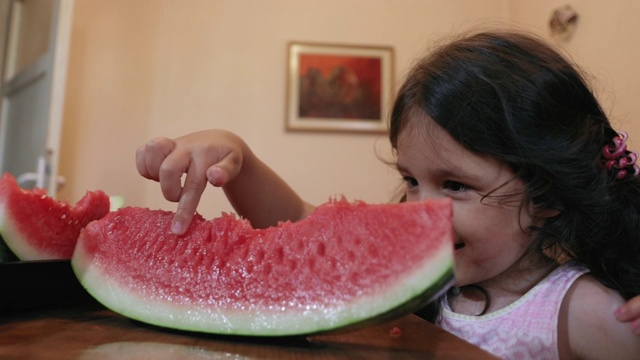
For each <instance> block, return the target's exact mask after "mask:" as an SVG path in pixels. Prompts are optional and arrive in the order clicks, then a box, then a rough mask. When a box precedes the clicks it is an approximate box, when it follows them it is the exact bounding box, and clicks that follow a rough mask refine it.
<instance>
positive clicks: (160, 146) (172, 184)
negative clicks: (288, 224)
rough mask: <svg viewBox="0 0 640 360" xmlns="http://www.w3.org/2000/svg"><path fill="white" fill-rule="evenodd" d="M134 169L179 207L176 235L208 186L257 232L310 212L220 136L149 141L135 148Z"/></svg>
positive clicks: (245, 151)
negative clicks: (218, 191) (217, 189)
mask: <svg viewBox="0 0 640 360" xmlns="http://www.w3.org/2000/svg"><path fill="white" fill-rule="evenodd" d="M136 167H137V169H138V172H139V173H140V175H142V176H144V177H146V178H148V179H151V180H155V181H158V182H160V188H161V189H162V194H163V195H164V197H165V198H166V199H167V200H169V201H174V202H177V203H178V208H177V210H176V215H175V217H174V221H173V225H172V231H173V232H174V233H176V234H183V233H184V232H185V231H186V230H187V228H188V226H189V224H190V223H191V219H192V218H193V215H194V213H195V211H196V207H197V205H198V202H199V201H200V197H201V196H202V193H203V192H204V189H205V188H206V186H207V183H210V184H212V185H213V186H216V187H222V188H223V189H224V191H225V194H226V196H227V197H228V199H229V201H230V202H231V204H232V205H233V207H234V209H235V210H236V211H237V212H238V214H239V215H241V216H243V217H245V218H247V219H248V220H249V221H251V223H252V225H253V226H255V227H267V226H271V225H275V224H276V223H277V222H278V221H282V220H292V221H296V220H299V219H301V218H303V217H305V216H307V215H308V214H309V213H311V212H312V211H313V209H314V207H313V206H312V205H310V204H308V203H306V202H304V201H303V200H302V199H301V198H300V197H299V196H298V194H296V193H295V192H294V191H293V190H292V189H291V188H290V187H289V186H288V185H287V184H286V183H285V182H284V181H283V180H282V179H281V178H280V177H279V176H278V175H277V174H276V173H275V172H273V170H271V169H270V168H269V167H268V166H266V165H265V164H264V163H263V162H262V161H260V159H258V158H257V157H256V156H255V155H254V154H253V152H252V151H251V149H250V148H249V147H248V146H247V144H246V143H245V142H244V141H243V140H242V139H240V138H239V137H238V136H236V135H235V134H233V133H231V132H228V131H224V130H206V131H200V132H196V133H192V134H188V135H185V136H182V137H179V138H177V139H168V138H157V139H153V140H151V141H149V142H148V143H146V144H144V145H142V146H141V147H140V148H138V150H137V152H136ZM185 174H186V177H185V178H184V181H183V180H182V177H183V175H185Z"/></svg>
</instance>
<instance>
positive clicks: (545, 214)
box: [535, 209, 562, 219]
mask: <svg viewBox="0 0 640 360" xmlns="http://www.w3.org/2000/svg"><path fill="white" fill-rule="evenodd" d="M561 213H562V211H561V210H558V209H537V210H536V212H535V214H536V216H537V217H539V218H541V219H547V218H551V217H554V216H558V215H560V214H561Z"/></svg>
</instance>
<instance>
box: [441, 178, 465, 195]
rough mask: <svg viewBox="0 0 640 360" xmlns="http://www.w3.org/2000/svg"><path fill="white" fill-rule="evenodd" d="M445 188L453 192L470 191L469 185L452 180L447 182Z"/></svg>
mask: <svg viewBox="0 0 640 360" xmlns="http://www.w3.org/2000/svg"><path fill="white" fill-rule="evenodd" d="M443 187H444V188H445V189H447V190H449V191H453V192H461V191H467V190H469V187H468V186H467V185H465V184H463V183H460V182H457V181H451V180H447V181H445V182H444V185H443Z"/></svg>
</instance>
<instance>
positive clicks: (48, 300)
mask: <svg viewBox="0 0 640 360" xmlns="http://www.w3.org/2000/svg"><path fill="white" fill-rule="evenodd" d="M0 289H2V291H1V292H0V314H6V313H15V312H20V311H25V310H41V309H51V308H59V307H70V306H97V305H98V303H97V302H96V301H95V300H94V299H93V298H92V297H91V296H90V295H89V294H88V293H87V292H86V291H85V289H84V288H83V287H82V285H80V282H79V281H78V279H77V278H76V276H75V274H74V273H73V270H72V268H71V262H70V261H69V260H47V261H15V262H4V263H0Z"/></svg>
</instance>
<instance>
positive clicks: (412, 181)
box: [402, 176, 418, 189]
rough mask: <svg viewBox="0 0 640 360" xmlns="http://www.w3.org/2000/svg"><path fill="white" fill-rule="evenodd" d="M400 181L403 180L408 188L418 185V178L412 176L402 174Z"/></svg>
mask: <svg viewBox="0 0 640 360" xmlns="http://www.w3.org/2000/svg"><path fill="white" fill-rule="evenodd" d="M402 181H404V182H405V183H407V187H408V188H409V189H411V188H415V187H417V186H418V180H416V179H414V178H412V177H411V176H403V177H402Z"/></svg>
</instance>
